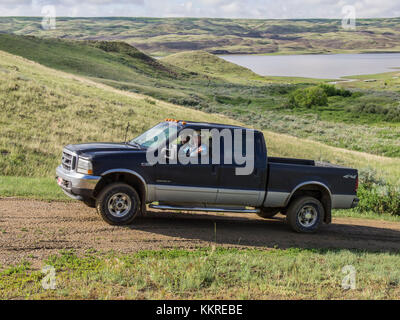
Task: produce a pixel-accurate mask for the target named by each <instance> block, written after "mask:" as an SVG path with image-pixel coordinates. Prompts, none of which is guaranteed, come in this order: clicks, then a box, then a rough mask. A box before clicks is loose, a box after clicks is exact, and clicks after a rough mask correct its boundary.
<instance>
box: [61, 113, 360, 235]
mask: <svg viewBox="0 0 400 320" xmlns="http://www.w3.org/2000/svg"><path fill="white" fill-rule="evenodd" d="M56 179H57V183H58V185H59V186H60V187H61V188H62V190H63V191H64V192H65V193H66V194H67V195H68V196H70V197H72V198H74V199H77V200H81V201H83V202H85V203H86V204H87V205H88V206H91V207H95V208H96V209H97V211H98V212H99V214H100V215H101V217H102V218H103V219H104V220H105V221H106V222H107V223H110V224H113V225H125V224H131V223H132V222H133V220H134V219H135V217H137V216H138V215H140V214H145V212H146V205H147V204H149V206H150V207H151V208H156V209H162V210H181V211H210V212H239V213H256V214H258V215H259V216H261V217H263V218H271V217H273V216H274V215H276V214H278V213H282V214H284V215H286V220H287V222H288V224H289V226H290V227H291V228H292V229H293V230H295V231H297V232H315V231H316V230H317V229H318V227H319V226H320V225H321V224H322V223H327V224H328V223H330V222H331V210H332V209H349V208H353V207H355V206H357V204H358V198H357V188H358V172H357V170H355V169H349V168H344V167H340V166H335V165H331V164H328V163H317V162H315V161H313V160H301V159H289V158H275V157H268V156H267V147H266V143H265V140H264V135H263V134H262V132H260V131H257V130H253V129H247V128H243V127H238V126H231V125H222V124H211V123H199V122H190V121H179V120H173V119H166V121H163V122H161V123H159V124H158V125H156V126H155V127H153V128H151V129H149V130H148V131H146V132H145V133H143V134H142V135H140V136H139V137H137V138H135V139H133V140H131V141H128V142H123V143H87V144H75V145H68V146H66V147H65V148H64V150H63V154H62V163H61V165H60V166H59V167H58V168H57V170H56Z"/></svg>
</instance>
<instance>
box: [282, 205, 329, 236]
mask: <svg viewBox="0 0 400 320" xmlns="http://www.w3.org/2000/svg"><path fill="white" fill-rule="evenodd" d="M324 214H325V211H324V207H323V206H322V204H321V202H320V201H319V200H318V199H315V198H313V197H300V198H297V199H295V200H293V201H292V203H291V204H290V205H289V207H288V209H287V214H286V221H287V222H288V224H289V226H290V227H291V228H292V229H293V230H294V231H296V232H302V233H313V232H316V231H317V230H318V228H319V226H320V224H321V223H322V221H324Z"/></svg>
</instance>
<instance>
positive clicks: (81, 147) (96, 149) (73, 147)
mask: <svg viewBox="0 0 400 320" xmlns="http://www.w3.org/2000/svg"><path fill="white" fill-rule="evenodd" d="M65 148H66V149H68V150H70V151H72V152H74V153H76V154H78V155H83V154H95V153H101V152H120V151H134V150H139V148H137V147H136V146H133V145H130V144H125V143H108V142H96V143H82V144H69V145H67V146H66V147H65Z"/></svg>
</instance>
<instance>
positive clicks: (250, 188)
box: [217, 129, 267, 206]
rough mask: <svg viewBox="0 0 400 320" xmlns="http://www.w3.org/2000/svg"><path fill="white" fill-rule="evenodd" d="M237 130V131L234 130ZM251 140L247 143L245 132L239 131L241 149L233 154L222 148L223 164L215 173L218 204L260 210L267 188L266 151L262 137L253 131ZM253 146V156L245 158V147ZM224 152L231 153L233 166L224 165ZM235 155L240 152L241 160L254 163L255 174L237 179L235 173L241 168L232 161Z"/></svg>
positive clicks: (231, 149) (230, 164) (253, 172)
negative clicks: (216, 176)
mask: <svg viewBox="0 0 400 320" xmlns="http://www.w3.org/2000/svg"><path fill="white" fill-rule="evenodd" d="M235 130H237V129H235ZM252 132H253V133H254V136H253V137H254V138H253V139H251V140H252V141H251V142H250V141H247V142H246V130H244V129H243V130H242V148H241V150H234V149H235V148H234V144H232V146H233V147H232V148H229V147H226V146H225V144H224V145H223V147H222V148H221V159H222V163H221V165H220V166H219V170H218V195H217V203H218V204H228V205H229V204H231V205H235V204H237V205H245V206H260V205H261V204H262V202H263V199H264V196H265V188H266V176H267V174H266V172H267V165H266V147H265V143H264V139H263V137H262V134H261V133H260V132H258V131H252ZM247 143H254V149H253V150H254V152H253V154H246V144H247ZM226 152H231V153H232V163H225V161H224V158H225V157H224V155H225V153H226ZM235 152H236V153H238V152H241V153H242V156H244V157H246V158H247V159H249V160H250V161H251V159H253V161H254V170H253V171H252V172H251V173H250V174H247V175H238V172H237V169H238V168H241V167H242V168H243V167H244V166H245V165H244V164H239V163H238V161H237V158H236V157H235Z"/></svg>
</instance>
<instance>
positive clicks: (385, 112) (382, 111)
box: [349, 102, 400, 122]
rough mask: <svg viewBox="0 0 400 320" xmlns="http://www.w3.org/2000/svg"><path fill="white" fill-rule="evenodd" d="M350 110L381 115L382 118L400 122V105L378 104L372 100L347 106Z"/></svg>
mask: <svg viewBox="0 0 400 320" xmlns="http://www.w3.org/2000/svg"><path fill="white" fill-rule="evenodd" d="M349 110H350V111H352V112H360V113H368V114H377V115H382V116H383V118H384V120H386V121H390V122H400V107H399V106H393V105H380V104H377V103H374V102H363V103H361V104H357V105H355V106H351V107H349Z"/></svg>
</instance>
